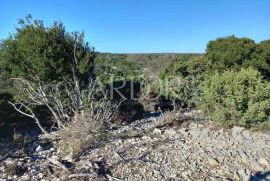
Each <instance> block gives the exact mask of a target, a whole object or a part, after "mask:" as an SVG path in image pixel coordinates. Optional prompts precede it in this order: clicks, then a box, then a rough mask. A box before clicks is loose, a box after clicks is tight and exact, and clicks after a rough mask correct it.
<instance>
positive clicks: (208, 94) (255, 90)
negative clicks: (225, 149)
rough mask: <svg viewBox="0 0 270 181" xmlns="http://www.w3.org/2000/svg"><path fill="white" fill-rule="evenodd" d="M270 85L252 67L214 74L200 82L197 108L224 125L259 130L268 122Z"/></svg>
mask: <svg viewBox="0 0 270 181" xmlns="http://www.w3.org/2000/svg"><path fill="white" fill-rule="evenodd" d="M269 105H270V83H268V82H265V81H264V80H263V79H262V76H261V74H260V73H259V72H258V71H257V70H254V69H252V68H248V69H241V70H240V71H232V70H230V71H225V72H224V73H215V74H214V75H213V76H211V77H208V78H206V79H205V81H204V82H203V95H202V104H201V108H202V109H203V110H204V111H205V113H207V114H208V115H209V117H210V120H212V121H215V122H218V123H221V124H222V125H225V126H229V127H230V126H234V125H238V126H244V127H247V128H252V127H255V128H256V127H260V126H262V125H264V124H268V123H269V120H270V119H269V113H270V112H269Z"/></svg>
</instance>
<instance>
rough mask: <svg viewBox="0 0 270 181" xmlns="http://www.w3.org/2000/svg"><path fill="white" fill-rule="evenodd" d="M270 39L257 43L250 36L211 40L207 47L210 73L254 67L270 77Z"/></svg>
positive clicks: (266, 76)
mask: <svg viewBox="0 0 270 181" xmlns="http://www.w3.org/2000/svg"><path fill="white" fill-rule="evenodd" d="M269 50H270V41H269V40H266V41H262V42H260V43H255V41H253V40H252V39H249V38H238V37H235V36H229V37H224V38H218V39H216V40H214V41H209V43H208V45H207V49H206V54H205V59H206V60H207V72H208V74H209V73H210V74H212V73H215V71H224V70H228V69H233V70H240V69H241V68H248V67H253V68H255V69H258V70H259V71H260V73H261V74H262V75H263V77H264V78H266V79H270V53H269V52H270V51H269Z"/></svg>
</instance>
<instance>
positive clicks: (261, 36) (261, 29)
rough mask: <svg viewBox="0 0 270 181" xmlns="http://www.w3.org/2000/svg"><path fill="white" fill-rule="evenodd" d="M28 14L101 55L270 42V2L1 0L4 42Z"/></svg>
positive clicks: (0, 28)
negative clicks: (227, 41)
mask: <svg viewBox="0 0 270 181" xmlns="http://www.w3.org/2000/svg"><path fill="white" fill-rule="evenodd" d="M26 14H32V16H33V18H37V19H41V20H43V21H44V23H45V24H46V25H50V24H52V22H53V21H54V20H61V21H62V22H63V23H64V25H65V26H66V29H67V30H68V31H84V33H85V37H86V40H87V41H88V42H89V43H90V45H92V46H94V47H95V49H96V50H97V51H99V52H111V53H165V52H166V53H203V52H205V49H206V45H207V42H208V41H209V40H214V39H216V38H219V37H225V36H230V35H235V36H238V37H249V38H252V39H254V40H255V41H256V42H260V41H262V40H266V39H270V0H0V39H4V38H6V37H7V36H8V35H9V33H12V32H14V30H15V27H16V24H17V20H18V19H20V18H22V17H24V16H25V15H26Z"/></svg>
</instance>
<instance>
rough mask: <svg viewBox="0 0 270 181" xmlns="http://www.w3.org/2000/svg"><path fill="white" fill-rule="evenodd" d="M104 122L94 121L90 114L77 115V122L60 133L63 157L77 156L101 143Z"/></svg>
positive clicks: (70, 124)
mask: <svg viewBox="0 0 270 181" xmlns="http://www.w3.org/2000/svg"><path fill="white" fill-rule="evenodd" d="M102 127H103V122H102V121H97V120H92V119H91V117H89V115H88V114H86V115H77V118H76V120H74V121H72V122H71V123H69V124H68V125H67V126H66V127H65V128H64V129H62V130H61V131H59V136H60V142H59V145H58V147H59V150H60V154H61V155H62V156H67V155H72V156H77V155H79V154H80V153H82V152H83V151H84V150H85V149H87V148H89V147H91V146H94V145H96V144H97V143H99V141H100V140H99V139H100V138H101V134H102Z"/></svg>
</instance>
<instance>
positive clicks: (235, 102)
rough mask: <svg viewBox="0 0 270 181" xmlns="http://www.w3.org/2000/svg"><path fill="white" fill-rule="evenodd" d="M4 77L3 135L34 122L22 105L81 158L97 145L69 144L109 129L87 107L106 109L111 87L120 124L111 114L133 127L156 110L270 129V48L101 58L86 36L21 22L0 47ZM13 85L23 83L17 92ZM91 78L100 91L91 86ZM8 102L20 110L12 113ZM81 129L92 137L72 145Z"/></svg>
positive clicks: (234, 45) (233, 40)
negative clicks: (12, 127) (197, 114)
mask: <svg viewBox="0 0 270 181" xmlns="http://www.w3.org/2000/svg"><path fill="white" fill-rule="evenodd" d="M0 69H1V72H0V88H1V90H0V121H1V122H0V129H1V132H3V130H2V129H3V128H4V129H6V126H7V125H14V124H15V127H17V126H18V125H19V123H26V122H28V121H29V119H27V117H25V116H23V115H21V114H18V113H17V112H15V110H14V108H15V109H16V108H17V111H18V107H19V106H18V105H20V106H21V107H23V108H24V109H23V110H22V109H21V107H20V111H24V113H27V114H30V113H31V111H33V113H35V114H32V113H31V114H32V115H34V116H32V118H33V119H35V120H38V119H40V118H41V124H44V123H45V124H47V126H51V120H54V119H56V120H58V122H57V125H61V126H60V127H58V128H59V129H61V134H62V137H63V138H65V140H64V139H63V140H62V142H61V143H62V147H63V148H64V149H67V150H68V149H72V150H73V149H74V150H73V151H74V152H76V154H77V152H78V153H79V152H80V150H82V149H83V148H81V146H83V147H84V146H85V144H86V145H87V144H88V143H86V142H91V139H92V138H89V140H85V142H82V143H81V145H76V144H75V143H74V145H73V146H74V147H73V146H72V145H69V144H68V143H69V142H70V143H71V142H72V141H71V140H70V139H72V140H77V139H79V140H80V137H81V136H83V135H85V134H89V135H91V134H92V132H91V131H92V130H96V128H94V127H95V125H96V124H97V125H99V123H104V120H103V119H100V118H96V117H95V115H96V114H97V113H100V114H103V113H101V112H103V111H102V110H103V109H102V108H101V106H97V107H96V110H94V111H92V112H91V111H89V110H90V109H89V107H91V106H93V105H95V104H98V103H100V102H99V101H100V100H102V99H103V98H104V97H106V96H105V95H102V94H101V92H106V91H107V92H109V91H110V88H111V87H113V88H117V89H113V90H112V91H111V92H109V93H110V94H111V100H107V99H106V100H104V104H105V103H106V105H107V103H108V105H110V106H112V105H111V103H112V102H113V101H116V102H117V103H119V102H120V100H121V99H122V98H123V97H121V95H123V96H124V97H125V100H124V101H123V103H122V104H121V105H120V106H119V107H117V110H116V111H115V110H113V111H115V112H113V111H112V112H113V113H112V115H115V117H114V118H112V119H111V115H110V114H111V112H110V113H108V114H109V115H108V116H109V117H110V121H112V122H113V121H115V122H117V123H122V122H126V123H129V122H132V121H134V120H136V119H141V118H143V116H144V113H146V112H147V111H150V110H153V109H155V110H160V109H161V110H163V111H164V110H166V111H168V110H173V109H174V110H175V109H202V110H203V111H204V112H205V113H206V115H207V116H209V118H210V119H211V120H213V121H215V122H217V123H220V124H222V125H224V126H228V127H230V126H234V125H239V126H244V127H248V128H257V127H267V126H269V125H270V123H269V116H270V115H269V105H270V93H269V92H270V84H269V79H270V40H266V41H262V42H260V43H256V42H255V41H253V40H251V39H249V38H237V37H235V36H229V37H224V38H218V39H216V40H214V41H210V42H209V43H208V45H207V49H206V54H204V55H201V54H110V53H97V52H95V51H94V48H92V47H90V46H89V44H88V43H87V42H85V41H84V35H83V33H78V32H71V33H70V32H66V30H65V27H64V25H63V24H62V23H61V22H55V23H53V24H52V25H51V26H45V25H44V24H43V22H42V21H40V20H33V19H32V17H31V16H27V17H26V18H25V19H22V20H20V21H19V25H18V27H17V28H16V31H15V33H13V34H11V35H10V36H9V37H7V38H6V39H4V40H2V42H1V45H0ZM10 78H19V80H23V83H22V82H21V84H11V83H10ZM90 78H91V80H99V81H100V82H99V83H101V84H99V85H97V86H93V85H92V84H91V82H90V81H89V80H90ZM64 83H65V84H64ZM49 84H50V86H49ZM18 85H20V86H21V87H18ZM100 85H102V86H100ZM19 88H20V89H19ZM90 88H91V90H90ZM92 89H95V90H94V91H93V90H92ZM99 89H101V91H100V92H98V93H96V92H97V91H98V90H99ZM118 91H120V92H121V95H120V94H118V93H119V92H118ZM86 93H89V95H88V96H86ZM92 93H93V94H95V96H92ZM90 94H91V95H90ZM88 99H91V101H89V100H88ZM16 101H17V102H16ZM8 102H10V103H11V104H12V103H14V102H16V104H13V107H12V106H11V105H10V104H9V103H8ZM84 103H86V104H84ZM109 103H110V104H109ZM23 105H24V106H23ZM25 105H26V106H25ZM149 105H154V106H153V107H154V108H149V107H151V106H149ZM16 106H18V107H16ZM102 107H104V106H102ZM112 107H113V106H112ZM28 108H29V109H28ZM148 108H149V109H148ZM108 110H110V109H108ZM53 111H54V112H53ZM85 111H86V112H85ZM90 112H91V113H90ZM55 113H56V114H55ZM83 114H85V115H89V114H90V115H91V116H92V117H93V120H92V119H86V118H85V117H83V118H82V119H81V123H78V121H76V119H75V116H76V115H79V116H82V115H83ZM30 117H31V116H30ZM52 118H54V119H52ZM74 120H75V121H74ZM96 121H100V122H98V123H96ZM36 122H37V121H36ZM106 124H107V123H106ZM79 125H80V126H81V125H84V126H83V127H84V128H86V129H85V131H82V132H81V133H82V135H81V136H80V135H78V136H79V137H76V136H75V137H73V135H74V132H76V131H77V130H81V129H83V128H82V127H80V126H79ZM97 127H98V126H97ZM99 129H101V128H100V127H98V128H97V130H96V132H100V130H99ZM102 129H103V127H102ZM44 132H45V130H44ZM69 146H70V147H69ZM75 147H76V148H75ZM77 147H78V150H77ZM76 150H77V151H76Z"/></svg>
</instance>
